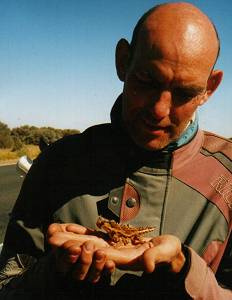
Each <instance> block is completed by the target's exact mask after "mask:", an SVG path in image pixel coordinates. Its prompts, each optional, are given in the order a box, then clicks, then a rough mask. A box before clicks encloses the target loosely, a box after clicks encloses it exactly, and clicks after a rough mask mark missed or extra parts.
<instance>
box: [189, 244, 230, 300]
mask: <svg viewBox="0 0 232 300" xmlns="http://www.w3.org/2000/svg"><path fill="white" fill-rule="evenodd" d="M189 253H190V268H189V272H188V274H187V276H186V278H185V289H186V291H187V293H188V295H190V297H191V298H192V299H194V300H232V290H231V281H232V268H231V264H230V265H229V264H228V265H227V268H228V270H229V268H230V275H229V274H227V275H228V282H227V283H228V284H227V285H226V288H224V287H222V286H221V285H219V283H218V281H217V279H216V277H215V274H214V273H213V271H212V270H211V269H210V268H209V267H208V266H207V264H206V262H205V261H204V260H203V259H202V258H201V257H200V256H199V255H198V254H197V253H196V252H195V251H194V250H192V249H190V248H189ZM227 259H228V260H227V262H229V258H227ZM230 262H231V257H230ZM220 268H221V266H220ZM224 268H225V266H224ZM229 277H230V279H229ZM220 279H221V281H220V284H221V282H222V281H223V280H225V278H224V277H223V276H222V277H221V278H220ZM224 286H225V285H224Z"/></svg>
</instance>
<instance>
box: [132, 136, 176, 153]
mask: <svg viewBox="0 0 232 300" xmlns="http://www.w3.org/2000/svg"><path fill="white" fill-rule="evenodd" d="M134 141H135V143H136V144H137V145H138V146H139V147H141V148H143V149H145V150H148V151H157V150H161V149H163V148H164V147H166V146H167V145H168V144H169V143H170V142H171V140H170V139H169V138H168V137H165V138H153V139H151V140H145V139H139V138H136V139H134Z"/></svg>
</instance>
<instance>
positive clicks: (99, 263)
mask: <svg viewBox="0 0 232 300" xmlns="http://www.w3.org/2000/svg"><path fill="white" fill-rule="evenodd" d="M105 263H106V254H105V253H104V251H102V250H97V251H95V253H94V257H93V262H92V266H91V268H90V270H89V274H88V280H89V281H91V282H93V283H96V282H98V281H99V279H100V277H101V273H102V271H103V269H104V266H105Z"/></svg>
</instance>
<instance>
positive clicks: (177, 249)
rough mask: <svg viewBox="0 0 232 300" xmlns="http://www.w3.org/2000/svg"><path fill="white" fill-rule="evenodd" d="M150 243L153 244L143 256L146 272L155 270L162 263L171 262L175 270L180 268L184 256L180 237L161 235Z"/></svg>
mask: <svg viewBox="0 0 232 300" xmlns="http://www.w3.org/2000/svg"><path fill="white" fill-rule="evenodd" d="M150 244H151V245H153V246H152V247H151V248H150V249H148V250H146V251H145V252H144V254H143V257H142V261H143V264H144V268H145V271H146V272H148V273H151V272H154V270H155V267H156V265H157V264H160V263H167V264H169V265H170V267H171V269H173V270H175V271H177V270H178V269H179V267H180V266H181V261H182V259H183V256H180V253H181V243H180V241H179V239H178V238H176V237H174V236H171V235H164V236H159V237H156V238H154V239H152V240H151V241H150ZM177 258H178V259H177Z"/></svg>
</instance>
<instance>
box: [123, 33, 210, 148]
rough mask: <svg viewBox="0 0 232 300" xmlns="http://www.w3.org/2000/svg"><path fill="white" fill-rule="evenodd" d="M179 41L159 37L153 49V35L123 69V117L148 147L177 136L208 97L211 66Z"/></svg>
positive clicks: (162, 144) (138, 141) (139, 141)
mask: <svg viewBox="0 0 232 300" xmlns="http://www.w3.org/2000/svg"><path fill="white" fill-rule="evenodd" d="M179 46H180V47H181V45H178V44H175V45H173V41H171V42H163V41H161V43H160V44H159V49H157V48H155V47H154V46H153V36H152V34H151V36H149V37H148V38H146V40H144V41H142V43H141V45H140V46H139V47H138V49H136V51H135V54H134V56H133V59H132V61H131V63H130V65H129V67H128V69H127V72H126V76H125V80H124V89H123V111H122V118H123V121H124V124H125V126H126V128H127V131H128V132H129V134H130V136H131V137H132V139H133V140H134V142H135V143H136V144H138V145H139V146H140V147H143V148H145V149H147V150H158V149H162V148H164V147H165V146H166V145H168V144H169V143H170V142H171V141H174V140H176V139H178V137H179V136H180V135H181V133H182V132H183V131H184V130H185V128H186V127H187V126H188V124H189V122H190V120H191V118H192V116H193V114H194V112H195V111H196V109H197V107H198V106H199V105H201V104H202V103H203V102H204V101H205V100H206V93H205V91H206V85H207V79H208V76H209V70H208V69H207V68H206V67H205V65H204V64H203V63H202V64H201V60H194V57H192V54H191V53H190V54H189V53H187V54H186V53H184V52H183V50H182V48H183V47H181V49H178V47H179Z"/></svg>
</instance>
